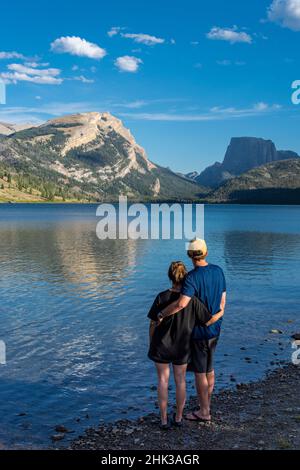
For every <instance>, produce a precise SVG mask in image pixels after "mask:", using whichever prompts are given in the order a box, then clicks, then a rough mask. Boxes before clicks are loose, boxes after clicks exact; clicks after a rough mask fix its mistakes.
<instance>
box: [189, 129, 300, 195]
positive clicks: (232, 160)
mask: <svg viewBox="0 0 300 470" xmlns="http://www.w3.org/2000/svg"><path fill="white" fill-rule="evenodd" d="M292 158H298V155H297V154H296V153H295V152H292V151H278V150H277V149H276V147H275V144H274V143H273V142H272V141H271V140H265V139H259V138H256V137H233V138H232V139H231V142H230V145H229V146H228V148H227V151H226V154H225V157H224V160H223V163H219V162H216V163H215V164H214V165H212V166H209V167H208V168H206V169H205V170H204V171H203V172H202V173H201V174H200V175H199V176H198V177H197V178H196V181H197V182H198V183H200V184H202V185H204V186H209V187H211V188H216V187H218V186H220V185H221V184H223V183H225V182H226V181H227V180H229V179H231V178H233V177H235V176H239V175H241V174H242V173H245V172H246V171H248V170H251V169H252V168H257V167H259V166H261V165H265V164H268V163H272V162H276V161H280V160H287V159H292Z"/></svg>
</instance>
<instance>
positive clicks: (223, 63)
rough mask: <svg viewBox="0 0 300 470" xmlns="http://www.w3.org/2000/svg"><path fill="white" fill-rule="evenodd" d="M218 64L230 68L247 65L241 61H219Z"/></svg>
mask: <svg viewBox="0 0 300 470" xmlns="http://www.w3.org/2000/svg"><path fill="white" fill-rule="evenodd" d="M217 64H218V65H221V66H223V67H228V66H230V65H237V66H242V65H246V62H243V61H241V60H236V61H232V60H228V59H224V60H217Z"/></svg>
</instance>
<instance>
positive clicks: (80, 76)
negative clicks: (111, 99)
mask: <svg viewBox="0 0 300 470" xmlns="http://www.w3.org/2000/svg"><path fill="white" fill-rule="evenodd" d="M73 80H77V81H78V82H82V83H94V82H95V80H92V79H90V78H86V77H85V76H84V75H79V76H78V77H74V78H73Z"/></svg>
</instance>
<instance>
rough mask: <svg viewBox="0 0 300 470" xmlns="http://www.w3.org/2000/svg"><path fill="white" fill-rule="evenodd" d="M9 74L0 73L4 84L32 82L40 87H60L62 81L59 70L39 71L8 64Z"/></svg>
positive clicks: (33, 68) (25, 66) (20, 65)
mask: <svg viewBox="0 0 300 470" xmlns="http://www.w3.org/2000/svg"><path fill="white" fill-rule="evenodd" d="M7 69H8V70H9V72H2V73H0V77H1V78H2V79H3V80H4V82H5V83H17V82H32V83H39V84H42V85H60V84H61V83H62V82H63V79H62V78H60V77H59V75H60V72H61V71H60V69H55V68H47V69H39V68H36V67H28V66H27V65H22V64H9V65H8V66H7Z"/></svg>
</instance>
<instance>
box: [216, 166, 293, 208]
mask: <svg viewBox="0 0 300 470" xmlns="http://www.w3.org/2000/svg"><path fill="white" fill-rule="evenodd" d="M207 201H208V202H211V203H251V204H300V158H297V159H291V160H282V161H277V162H272V163H268V164H267V165H262V166H260V167H258V168H254V169H252V170H249V171H248V172H246V173H244V174H243V175H241V176H238V177H236V178H233V179H231V180H230V181H228V182H227V183H225V184H224V185H222V186H221V187H220V188H218V189H216V190H215V191H213V192H212V193H210V194H209V195H208V197H207Z"/></svg>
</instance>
